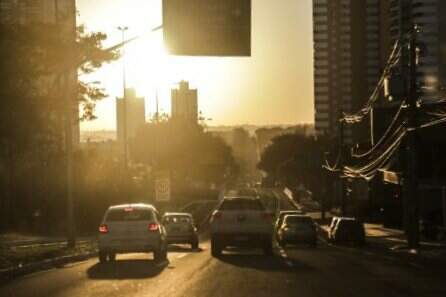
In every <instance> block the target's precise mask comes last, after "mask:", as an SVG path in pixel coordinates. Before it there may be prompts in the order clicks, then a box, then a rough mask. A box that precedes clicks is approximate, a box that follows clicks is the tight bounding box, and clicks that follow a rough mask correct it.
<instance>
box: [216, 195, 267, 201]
mask: <svg viewBox="0 0 446 297" xmlns="http://www.w3.org/2000/svg"><path fill="white" fill-rule="evenodd" d="M237 199H245V200H260V198H259V197H254V196H231V197H224V198H223V201H225V200H226V201H228V200H237Z"/></svg>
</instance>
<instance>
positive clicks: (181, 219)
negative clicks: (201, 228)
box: [163, 216, 192, 224]
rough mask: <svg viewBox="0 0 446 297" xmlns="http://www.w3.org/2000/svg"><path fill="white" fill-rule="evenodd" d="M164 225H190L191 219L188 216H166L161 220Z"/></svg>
mask: <svg viewBox="0 0 446 297" xmlns="http://www.w3.org/2000/svg"><path fill="white" fill-rule="evenodd" d="M163 222H164V223H166V224H170V223H192V219H191V217H189V216H166V217H164V219H163Z"/></svg>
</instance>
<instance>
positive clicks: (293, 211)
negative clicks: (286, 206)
mask: <svg viewBox="0 0 446 297" xmlns="http://www.w3.org/2000/svg"><path fill="white" fill-rule="evenodd" d="M279 214H280V215H282V214H300V215H301V214H302V210H299V209H295V210H281V211H280V212H279Z"/></svg>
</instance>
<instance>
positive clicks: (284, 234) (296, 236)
mask: <svg viewBox="0 0 446 297" xmlns="http://www.w3.org/2000/svg"><path fill="white" fill-rule="evenodd" d="M277 237H278V242H279V244H280V245H281V246H282V247H285V246H286V245H287V244H298V243H306V244H309V245H310V246H312V247H316V246H317V230H316V224H315V222H314V221H313V219H312V218H311V217H310V216H307V215H296V214H288V215H286V216H285V217H284V219H283V222H282V224H281V225H280V228H279V230H278V232H277Z"/></svg>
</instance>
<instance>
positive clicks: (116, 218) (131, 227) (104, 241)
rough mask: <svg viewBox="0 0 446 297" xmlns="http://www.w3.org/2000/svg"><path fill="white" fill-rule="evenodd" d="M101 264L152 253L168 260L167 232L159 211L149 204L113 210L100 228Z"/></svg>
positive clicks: (105, 216)
mask: <svg viewBox="0 0 446 297" xmlns="http://www.w3.org/2000/svg"><path fill="white" fill-rule="evenodd" d="M98 245H99V261H100V262H105V261H107V260H109V261H114V260H115V257H116V254H117V253H133V252H135V253H144V252H147V253H149V252H153V253H154V258H155V260H157V261H159V260H165V259H166V258H167V238H166V230H165V228H164V226H163V225H162V224H161V220H160V219H159V214H158V211H157V210H156V209H155V207H153V206H152V205H148V204H125V205H116V206H111V207H110V208H109V209H108V210H107V211H106V212H105V215H104V218H103V220H102V223H101V225H100V226H99V238H98Z"/></svg>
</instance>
